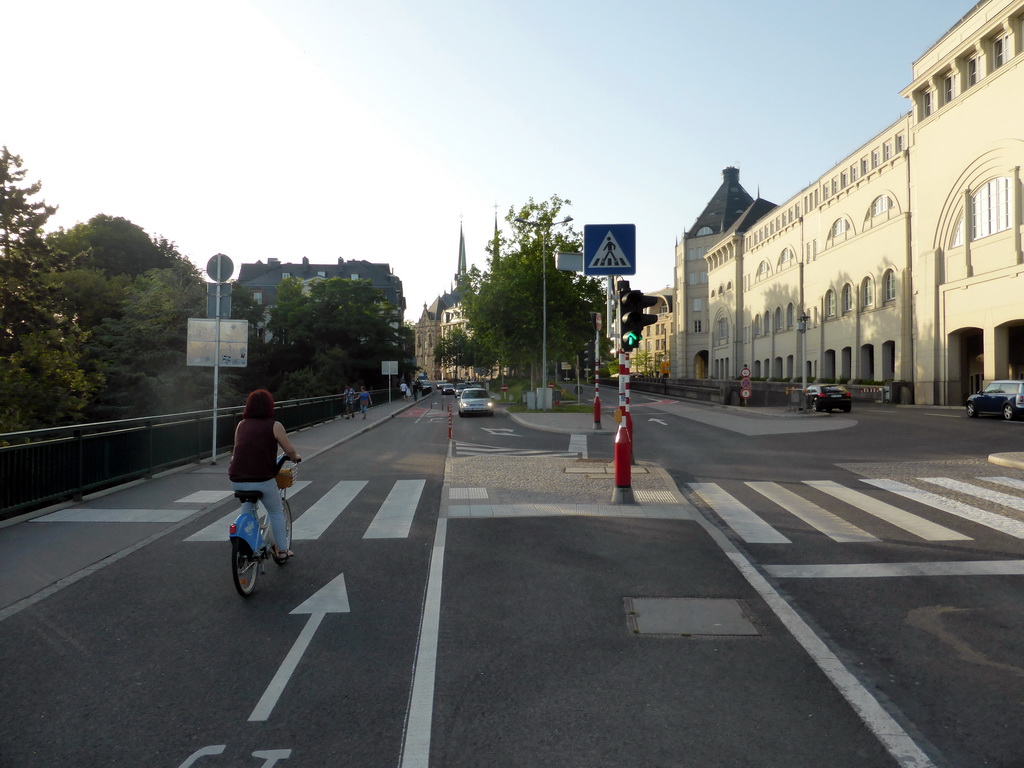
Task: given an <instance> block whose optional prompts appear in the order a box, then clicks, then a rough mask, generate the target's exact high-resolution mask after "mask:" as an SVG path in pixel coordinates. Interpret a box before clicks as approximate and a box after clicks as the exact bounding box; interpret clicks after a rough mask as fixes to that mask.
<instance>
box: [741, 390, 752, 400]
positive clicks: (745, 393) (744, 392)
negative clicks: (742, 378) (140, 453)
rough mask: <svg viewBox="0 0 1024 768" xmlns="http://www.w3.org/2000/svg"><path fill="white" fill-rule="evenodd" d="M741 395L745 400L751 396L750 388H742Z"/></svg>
mask: <svg viewBox="0 0 1024 768" xmlns="http://www.w3.org/2000/svg"><path fill="white" fill-rule="evenodd" d="M740 397H742V398H743V399H744V400H746V399H748V398H749V397H750V390H749V389H746V388H744V389H741V390H740Z"/></svg>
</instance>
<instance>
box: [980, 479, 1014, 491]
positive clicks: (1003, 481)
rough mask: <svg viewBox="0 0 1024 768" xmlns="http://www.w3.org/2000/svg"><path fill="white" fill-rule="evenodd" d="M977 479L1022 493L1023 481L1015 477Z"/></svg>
mask: <svg viewBox="0 0 1024 768" xmlns="http://www.w3.org/2000/svg"><path fill="white" fill-rule="evenodd" d="M978 479H979V480H987V481H988V482H990V483H997V484H999V485H1005V486H1007V487H1009V488H1016V489H1017V490H1021V491H1024V480H1018V479H1017V478H1016V477H979V478H978Z"/></svg>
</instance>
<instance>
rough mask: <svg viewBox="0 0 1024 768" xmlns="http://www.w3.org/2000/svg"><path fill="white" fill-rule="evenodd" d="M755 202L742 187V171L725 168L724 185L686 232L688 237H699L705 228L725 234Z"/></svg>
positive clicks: (723, 172) (723, 173)
mask: <svg viewBox="0 0 1024 768" xmlns="http://www.w3.org/2000/svg"><path fill="white" fill-rule="evenodd" d="M753 202H754V198H752V197H751V196H750V195H749V194H748V192H747V190H745V189H744V188H743V187H742V186H741V185H740V169H739V168H733V167H731V166H730V167H728V168H725V169H724V170H723V171H722V185H721V186H720V187H719V188H718V191H717V192H715V194H714V196H713V197H712V198H711V200H710V201H709V202H708V204H707V205H706V206H705V207H704V210H703V212H702V213H701V214H700V216H698V217H697V220H696V221H695V222H694V223H693V226H692V227H690V229H689V230H688V231H687V232H686V237H697V236H698V235H697V233H698V232H700V230H702V229H703V228H704V227H707V228H709V229H710V230H711V231H712V233H713V234H716V235H721V234H724V233H725V232H727V231H728V230H729V228H730V227H731V226H732V225H733V224H734V223H735V222H736V220H737V219H738V218H739V217H740V215H741V214H742V213H743V212H744V211H746V210H747V208H749V206H750V204H751V203H753Z"/></svg>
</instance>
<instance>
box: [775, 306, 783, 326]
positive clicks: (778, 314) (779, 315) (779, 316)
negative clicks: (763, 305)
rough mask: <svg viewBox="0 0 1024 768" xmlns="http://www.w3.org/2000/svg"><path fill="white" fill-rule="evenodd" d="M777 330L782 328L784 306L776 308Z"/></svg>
mask: <svg viewBox="0 0 1024 768" xmlns="http://www.w3.org/2000/svg"><path fill="white" fill-rule="evenodd" d="M775 330H777V331H781V330H782V307H776V308H775Z"/></svg>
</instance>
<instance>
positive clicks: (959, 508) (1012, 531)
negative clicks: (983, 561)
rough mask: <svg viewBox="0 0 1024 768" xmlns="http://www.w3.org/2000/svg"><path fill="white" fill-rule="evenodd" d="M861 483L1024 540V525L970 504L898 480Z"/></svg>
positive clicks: (865, 480) (864, 480)
mask: <svg viewBox="0 0 1024 768" xmlns="http://www.w3.org/2000/svg"><path fill="white" fill-rule="evenodd" d="M861 482H864V483H867V484H868V485H873V486H875V487H876V488H882V489H883V490H886V491H891V492H892V493H895V494H898V495H900V496H903V497H904V498H907V499H911V500H912V501H917V502H920V503H921V504H927V505H928V506H929V507H934V508H935V509H940V510H942V511H943V512H948V513H949V514H951V515H956V516H957V517H962V518H963V519H964V520H970V521H971V522H972V523H977V524H978V525H984V526H986V527H987V528H992V529H993V530H996V531H999V532H1001V533H1005V534H1007V535H1008V536H1013V537H1014V538H1017V539H1024V523H1021V522H1019V521H1017V520H1011V519H1010V518H1008V517H1004V516H1003V515H996V514H993V513H992V512H986V511H985V510H984V509H978V508H977V507H972V506H971V505H970V504H964V503H962V502H959V501H953V500H952V499H947V498H946V497H944V496H939V495H938V494H937V493H932V492H931V491H922V490H921V489H919V488H914V487H913V486H912V485H907V484H906V483H901V482H899V481H897V480H868V479H865V478H861Z"/></svg>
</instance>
